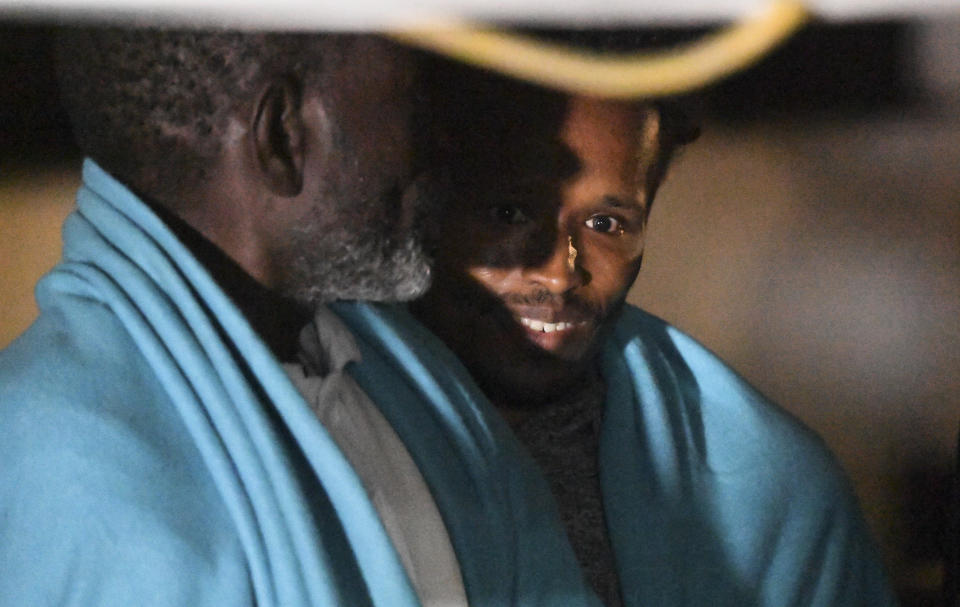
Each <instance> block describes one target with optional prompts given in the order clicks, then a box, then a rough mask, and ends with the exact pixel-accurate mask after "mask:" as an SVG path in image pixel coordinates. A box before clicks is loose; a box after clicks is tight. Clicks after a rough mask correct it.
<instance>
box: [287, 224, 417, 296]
mask: <svg viewBox="0 0 960 607" xmlns="http://www.w3.org/2000/svg"><path fill="white" fill-rule="evenodd" d="M378 228H379V229H378ZM384 231H385V230H384V229H383V228H382V226H377V227H367V229H365V230H358V231H350V230H348V229H346V228H339V229H337V230H334V231H333V232H332V233H331V232H330V231H323V230H321V229H319V228H318V227H317V226H315V225H313V226H312V225H306V226H303V227H301V228H299V229H298V230H297V232H296V233H295V234H294V235H293V238H292V241H293V242H292V245H293V246H292V251H294V252H295V253H294V254H293V256H292V259H291V261H290V263H291V266H290V268H289V273H288V275H287V279H286V281H285V283H286V284H284V285H283V290H284V291H285V293H286V294H287V295H289V296H291V297H293V298H294V299H296V300H298V301H300V302H303V303H306V304H309V305H313V306H316V305H318V304H323V303H328V302H332V301H336V300H339V299H361V300H367V301H408V300H410V299H414V298H415V297H417V296H419V295H422V294H423V293H424V292H425V291H426V290H427V288H428V287H429V286H430V267H431V265H432V260H431V259H430V256H429V255H427V253H426V252H425V251H424V247H423V244H422V242H421V239H420V237H419V235H418V234H415V233H414V234H406V235H404V236H403V237H402V238H401V239H400V240H399V241H398V240H397V239H396V238H393V237H390V236H387V235H385V234H383V232H384Z"/></svg>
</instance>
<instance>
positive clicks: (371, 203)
mask: <svg viewBox="0 0 960 607" xmlns="http://www.w3.org/2000/svg"><path fill="white" fill-rule="evenodd" d="M345 40H346V42H342V43H341V45H342V46H341V49H339V50H340V52H338V53H337V54H336V55H335V56H336V61H337V64H336V65H335V66H333V67H332V68H331V69H330V72H329V77H328V79H327V80H326V81H325V82H323V83H322V86H321V88H322V91H321V92H319V93H317V94H313V95H311V94H310V93H309V92H308V93H307V94H306V95H305V102H304V103H305V108H304V110H305V113H306V115H307V116H309V117H312V118H313V119H315V121H316V124H317V125H318V129H317V130H318V131H319V132H322V133H325V136H323V137H321V138H320V140H319V141H311V142H307V145H312V146H315V147H314V153H311V154H308V155H307V158H308V159H312V161H313V162H314V163H315V164H314V166H313V167H312V168H311V169H310V170H308V171H306V172H305V175H307V178H306V180H305V182H304V190H305V191H306V192H308V193H310V195H312V196H313V203H312V205H311V208H310V209H309V211H308V213H307V214H306V216H303V217H299V218H297V221H296V225H294V226H293V229H292V232H293V234H292V238H291V243H292V244H291V249H292V252H293V270H294V271H293V273H292V275H291V276H290V278H289V280H288V282H289V284H288V285H287V290H288V291H291V292H292V293H293V295H294V296H296V297H297V298H299V299H301V300H306V301H310V302H313V303H318V302H323V301H332V300H335V299H368V300H405V299H410V298H412V297H415V296H417V295H419V294H421V293H422V292H423V291H424V290H426V288H427V286H428V285H429V279H430V261H429V259H428V257H427V255H426V254H425V253H424V251H423V247H422V245H421V240H420V228H421V223H422V222H421V218H422V215H423V214H424V213H425V208H424V206H423V201H424V200H425V199H424V198H423V197H422V196H420V195H418V193H417V190H416V188H415V186H414V174H413V173H414V170H413V166H412V158H413V150H412V145H411V109H412V91H411V87H412V84H413V73H412V72H413V63H412V60H411V58H410V57H409V56H408V55H407V54H406V53H405V52H404V51H403V50H402V49H399V48H397V47H395V46H393V45H391V44H389V43H387V42H385V41H383V40H381V39H378V38H374V37H370V36H356V37H350V38H346V39H345Z"/></svg>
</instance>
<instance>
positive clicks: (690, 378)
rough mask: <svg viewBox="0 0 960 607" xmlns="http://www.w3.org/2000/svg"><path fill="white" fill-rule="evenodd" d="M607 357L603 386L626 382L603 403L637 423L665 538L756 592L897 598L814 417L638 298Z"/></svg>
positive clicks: (816, 599)
mask: <svg viewBox="0 0 960 607" xmlns="http://www.w3.org/2000/svg"><path fill="white" fill-rule="evenodd" d="M604 368H605V374H606V379H607V384H608V385H607V389H608V394H611V393H612V394H614V395H616V394H619V395H620V396H619V399H616V398H613V399H611V398H608V410H611V409H610V408H611V407H619V411H618V415H621V416H622V417H621V418H620V419H621V420H623V421H622V423H621V425H629V426H630V430H629V434H628V435H627V434H624V435H623V436H624V438H623V439H622V443H621V448H620V452H621V453H622V452H625V451H626V450H627V449H630V448H633V449H636V452H635V455H636V457H635V459H634V460H633V461H635V462H637V463H636V464H635V466H636V467H635V468H633V469H632V472H633V474H635V475H636V476H637V478H638V479H640V480H639V481H637V482H638V487H639V489H638V490H637V492H636V494H637V495H641V496H643V503H644V504H646V506H645V507H646V508H647V509H652V510H653V511H655V512H656V513H657V514H656V516H655V517H654V520H657V521H660V523H659V524H661V525H665V527H666V528H667V531H666V532H665V534H666V535H665V536H664V543H663V544H662V545H658V548H663V549H667V548H664V547H665V546H666V547H670V546H673V548H669V549H670V550H680V551H684V550H685V551H686V552H684V553H683V554H684V559H689V560H691V561H694V562H701V561H700V560H698V559H701V560H702V563H706V564H705V565H704V566H705V567H706V570H707V571H714V572H716V571H719V569H717V568H716V567H715V566H717V567H719V566H718V565H717V563H718V562H719V563H722V564H723V566H724V567H727V566H729V567H733V568H734V569H735V570H736V572H737V575H738V576H739V578H740V579H743V580H749V581H750V582H751V584H752V586H753V587H754V588H755V591H756V593H757V597H756V601H755V602H756V603H758V604H764V605H781V604H809V605H888V604H893V603H894V601H893V599H892V595H890V593H889V590H888V586H887V582H886V579H885V574H884V572H883V567H882V565H881V564H880V559H879V557H878V554H877V552H876V547H875V545H874V543H873V540H872V538H871V537H870V532H869V530H868V529H867V526H866V524H865V522H864V520H863V517H862V515H861V513H860V509H859V506H858V504H857V500H856V498H855V496H854V494H853V491H852V487H851V485H850V483H849V481H848V479H847V477H846V475H845V474H844V472H843V470H842V469H841V467H840V465H839V463H838V462H837V461H836V459H835V457H834V456H833V454H832V453H831V452H830V450H829V449H828V448H827V446H826V445H825V443H824V442H823V441H822V440H821V439H820V437H819V436H817V435H816V434H815V433H814V432H813V431H812V430H810V429H808V428H807V427H806V426H804V425H803V424H802V423H801V422H800V421H799V420H797V419H796V418H794V417H793V416H792V415H790V414H789V413H788V412H786V411H784V410H783V409H781V408H780V407H779V406H777V405H776V404H774V403H772V402H770V401H769V400H767V399H766V398H764V397H763V395H761V394H760V393H759V392H757V391H756V390H755V389H754V388H752V387H751V386H750V385H749V384H748V383H747V382H746V381H745V380H744V379H743V378H741V377H740V376H739V375H738V374H737V373H736V372H735V371H733V370H732V369H731V368H730V367H728V366H727V365H726V364H724V363H723V361H721V360H720V359H719V358H718V357H717V356H715V355H714V354H713V353H712V352H710V351H709V350H708V349H707V348H705V347H704V346H702V345H701V344H699V343H698V342H697V341H696V340H694V339H693V338H691V337H690V336H688V335H686V334H684V333H683V332H681V331H679V330H678V329H676V328H675V327H672V326H670V325H669V324H667V323H666V322H664V321H663V320H661V319H659V318H656V317H654V316H652V315H650V314H647V313H645V312H643V311H641V310H639V309H637V308H633V307H630V308H627V309H626V310H624V313H623V315H622V316H621V318H620V320H619V322H618V324H617V326H616V327H615V330H614V332H613V334H612V336H611V338H610V340H609V343H608V344H607V349H606V352H605V367H604ZM615 400H619V403H617V402H614V401H615ZM611 435H612V432H611ZM664 520H668V521H673V522H674V523H671V524H674V525H675V526H673V527H671V526H670V524H664V522H663V521H664ZM694 522H696V524H694ZM697 529H701V531H697ZM704 530H705V531H704ZM698 534H699V535H698ZM683 537H686V538H688V540H689V541H687V542H686V543H683V542H680V543H681V545H680V546H679V547H678V545H677V544H676V543H671V542H674V540H675V539H676V538H683ZM670 538H673V539H670ZM718 540H719V542H720V544H721V545H722V546H723V550H722V553H723V557H722V558H720V557H718V558H719V560H718V561H716V562H715V561H713V560H710V557H709V555H710V554H711V548H710V547H711V546H713V545H714V544H715V543H716V542H717V541H718ZM801 597H805V598H801Z"/></svg>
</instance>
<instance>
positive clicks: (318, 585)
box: [0, 161, 892, 607]
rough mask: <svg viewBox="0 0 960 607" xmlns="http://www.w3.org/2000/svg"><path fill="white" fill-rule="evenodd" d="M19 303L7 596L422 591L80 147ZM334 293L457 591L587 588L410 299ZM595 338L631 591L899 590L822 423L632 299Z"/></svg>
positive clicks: (86, 601) (0, 441)
mask: <svg viewBox="0 0 960 607" xmlns="http://www.w3.org/2000/svg"><path fill="white" fill-rule="evenodd" d="M37 301H38V304H39V306H40V310H41V314H40V317H39V319H38V320H37V322H36V323H35V324H34V325H33V326H32V327H31V328H30V329H29V330H28V331H27V332H26V333H25V334H24V335H23V336H21V337H20V338H19V339H18V340H17V341H15V342H14V343H13V344H12V345H11V346H10V347H9V348H8V349H6V350H4V351H3V352H0V605H4V606H5V605H17V606H22V605H30V606H44V605H77V606H121V605H122V606H124V607H126V606H129V605H145V606H153V605H156V606H160V605H163V606H184V607H186V606H190V607H203V606H212V605H218V606H220V605H231V606H233V605H239V606H242V605H259V606H261V607H270V606H283V607H287V606H290V607H299V606H301V605H303V606H306V605H350V606H351V607H352V606H363V605H377V606H389V607H395V606H398V607H403V606H405V605H416V604H417V600H416V597H415V595H414V593H413V590H412V589H411V586H410V583H409V581H408V579H407V577H406V575H405V573H404V572H403V569H402V566H401V565H400V562H399V559H398V558H397V556H396V554H395V553H394V550H393V548H392V546H391V545H390V542H389V539H388V537H387V534H386V533H385V531H384V529H383V527H382V525H381V524H380V522H379V520H378V518H377V516H376V512H375V510H374V508H373V506H372V504H371V503H370V502H369V500H368V499H367V496H366V493H365V491H364V489H363V487H362V485H361V483H360V480H359V479H358V478H357V476H356V474H355V473H354V472H353V470H352V469H351V468H350V466H349V464H348V462H347V461H346V459H345V458H344V457H343V455H342V454H341V453H340V451H339V450H338V449H337V447H336V445H335V444H334V443H333V441H332V440H331V438H330V436H329V435H328V434H327V433H326V431H325V430H324V429H323V427H322V426H321V425H320V424H319V422H318V421H317V420H316V418H315V417H314V415H313V414H312V413H311V412H310V410H309V409H308V408H307V406H306V404H305V403H304V402H303V399H302V398H301V397H300V396H299V394H298V393H297V392H296V390H295V389H294V387H293V385H292V384H291V383H290V381H289V380H288V379H287V377H286V375H285V374H284V372H283V370H282V369H281V368H280V366H279V364H278V363H277V361H276V360H275V359H274V358H273V357H272V356H271V354H270V353H269V351H268V350H267V348H266V347H265V346H264V344H263V343H262V342H261V341H260V339H259V338H258V337H257V336H256V335H255V334H254V332H253V331H252V329H251V328H250V326H249V325H248V323H247V322H246V321H245V319H244V318H243V317H242V315H241V314H240V313H239V311H238V310H237V309H236V308H235V307H234V305H233V304H232V303H231V302H230V301H229V299H228V298H227V297H226V296H225V295H224V294H223V292H222V291H221V290H220V289H219V288H218V287H217V285H216V284H215V283H214V282H213V281H212V279H211V278H210V277H209V275H208V274H207V273H206V272H205V271H204V269H203V268H202V267H201V266H200V265H199V264H198V263H197V261H196V260H195V259H194V258H193V257H192V256H191V255H190V254H189V252H188V251H187V250H186V249H185V248H184V247H183V246H182V245H181V244H180V243H179V242H178V241H177V240H176V238H175V237H174V236H173V235H172V234H171V233H170V232H169V231H168V230H167V228H166V227H165V226H164V225H163V224H162V222H161V221H159V220H158V219H157V218H156V217H155V216H154V215H153V214H152V213H151V212H150V210H149V209H148V207H146V206H145V205H144V204H143V203H142V202H140V201H139V200H138V199H137V198H136V197H135V196H134V195H133V194H132V193H130V192H129V191H128V190H126V189H125V188H124V187H123V186H122V185H120V184H119V183H118V182H116V181H115V180H113V179H112V178H111V177H110V176H109V175H107V174H106V173H104V172H103V171H102V170H101V169H100V168H99V167H97V166H96V165H95V164H94V163H92V162H90V161H87V162H86V163H85V165H84V186H83V187H82V189H81V191H80V193H79V195H78V199H77V210H76V211H75V212H74V213H73V214H72V215H71V216H70V218H69V219H68V220H67V222H66V224H65V227H64V259H63V261H62V262H61V263H60V264H59V265H58V266H57V267H56V268H55V269H54V270H53V271H52V272H51V273H50V274H48V275H47V276H46V277H45V278H44V279H43V280H42V281H41V282H40V284H39V285H38V288H37ZM336 311H337V312H338V313H339V314H340V315H341V317H342V318H344V320H345V321H346V322H347V323H348V325H350V326H351V328H352V329H353V331H354V332H355V334H356V335H357V337H358V342H359V345H360V348H361V352H362V355H363V362H362V363H361V364H359V365H355V366H353V367H352V368H351V369H350V371H351V373H352V374H353V375H354V377H355V378H356V379H357V381H358V382H359V383H360V384H361V385H362V386H363V387H364V388H365V389H366V390H367V391H368V393H369V394H370V395H371V397H372V400H373V401H374V402H375V403H377V404H378V405H379V406H380V407H381V408H382V410H383V413H384V415H385V416H386V417H387V419H388V420H389V421H390V422H391V423H392V424H393V425H394V427H395V429H396V430H397V433H398V434H399V435H400V437H401V438H402V439H403V441H404V442H405V444H406V445H407V448H408V449H409V451H410V452H411V455H412V457H413V459H414V461H415V462H416V463H417V464H418V466H419V467H420V469H421V470H422V472H423V474H424V477H425V479H426V480H427V483H428V486H429V487H430V489H431V491H432V492H433V494H434V496H435V499H436V501H437V504H438V507H439V509H440V512H441V516H442V517H443V518H444V521H445V522H446V524H447V527H448V530H449V533H450V536H451V541H452V543H453V546H454V549H455V551H456V553H457V556H458V559H459V561H460V565H461V569H462V572H463V577H464V584H465V587H466V590H467V596H468V599H469V600H470V603H471V605H474V606H481V607H482V606H488V605H489V606H494V605H496V606H503V605H524V606H526V605H531V606H535V605H563V606H578V605H583V606H592V607H598V605H599V603H598V601H597V599H596V598H595V597H594V596H593V594H592V593H591V592H590V591H589V590H588V588H587V587H586V584H585V582H584V580H583V577H582V575H581V574H580V571H579V568H578V566H577V564H576V561H575V557H574V556H573V552H572V550H571V548H570V546H569V545H568V543H567V541H566V539H565V536H564V533H563V530H562V526H561V524H560V522H559V520H558V517H557V514H556V512H555V507H554V505H553V502H552V498H551V497H550V495H549V489H548V487H547V485H546V481H545V480H544V479H543V478H542V476H541V475H540V474H539V473H538V472H537V470H536V468H535V466H534V465H533V463H532V462H531V460H530V458H529V457H528V456H527V455H526V454H525V453H524V452H523V449H522V448H521V447H520V446H519V445H518V444H517V442H516V441H515V440H514V439H513V437H512V435H511V434H510V432H509V429H508V428H507V427H506V426H505V424H504V422H503V421H502V420H501V419H500V418H499V416H498V415H497V414H496V413H495V412H494V411H493V410H492V408H491V406H490V405H489V404H488V403H487V402H486V400H485V399H484V398H483V397H482V396H481V395H480V394H479V393H478V392H477V390H476V388H475V386H474V384H473V382H472V381H471V380H470V378H469V377H468V376H467V374H466V372H465V370H464V369H463V368H462V366H461V365H460V364H459V362H457V361H456V360H455V359H454V358H453V355H452V354H451V353H450V352H449V351H448V350H446V348H444V347H443V346H442V344H440V343H439V342H438V341H437V340H436V338H434V337H433V336H432V335H431V334H429V333H428V332H427V331H426V330H425V329H423V328H422V327H421V326H420V325H419V324H418V323H416V322H415V321H414V320H413V319H412V317H410V316H409V314H408V313H406V311H405V310H403V309H402V308H399V307H389V306H374V305H365V304H341V305H338V306H337V307H336ZM608 345H609V348H608V352H607V355H606V366H605V369H606V371H605V373H606V376H607V380H608V384H609V387H610V403H609V404H608V408H607V415H606V419H605V424H604V429H603V433H604V434H603V441H602V445H601V449H602V462H601V467H602V469H601V474H602V481H603V487H604V495H605V500H606V502H607V508H608V512H607V514H608V519H609V521H610V525H611V534H612V538H613V544H614V548H615V550H616V552H617V560H618V566H619V570H620V575H621V580H622V582H623V586H624V591H625V594H626V597H627V603H628V604H629V605H631V606H635V605H704V604H710V605H745V604H762V605H770V606H774V605H776V606H778V607H779V606H781V605H871V606H875V605H885V604H890V603H892V599H891V598H890V596H889V594H887V591H886V586H885V582H884V580H883V574H882V572H881V571H880V568H879V564H878V563H877V559H876V555H875V552H874V550H873V547H872V545H871V544H870V541H869V539H868V537H867V534H866V531H865V529H864V527H863V523H862V522H861V520H860V518H859V515H858V514H857V511H856V505H855V503H854V501H853V498H852V497H851V494H850V491H849V488H848V486H847V483H846V481H845V480H844V479H843V477H842V476H841V475H840V473H839V472H838V470H837V467H836V465H835V464H834V462H833V460H832V459H831V458H830V456H829V455H828V454H827V453H826V451H825V449H823V447H822V445H821V444H820V443H819V441H817V439H816V438H814V437H813V436H811V435H809V434H808V433H807V432H806V431H804V430H803V429H801V427H800V426H799V425H798V424H797V423H795V422H794V421H792V420H791V419H789V418H788V417H787V416H785V415H784V414H782V413H781V412H779V411H778V410H776V409H774V408H773V407H772V406H770V405H768V404H767V403H766V402H764V401H763V400H762V399H761V398H760V397H759V396H757V395H756V394H754V393H753V392H752V391H751V390H750V389H749V388H748V387H747V386H745V385H744V384H743V383H742V382H741V381H740V380H739V379H737V378H736V377H735V376H734V375H733V374H731V373H730V372H729V371H728V370H727V369H726V368H725V367H724V366H723V365H722V364H721V363H719V362H718V361H716V359H714V358H713V357H712V356H710V355H709V353H707V352H705V351H704V350H702V349H701V348H700V347H699V346H697V345H696V344H695V343H693V342H692V341H691V340H689V339H688V338H686V337H684V336H683V335H681V334H679V333H677V332H676V331H675V330H673V329H671V328H670V327H667V326H665V325H664V324H663V323H661V322H659V321H657V320H656V319H654V318H652V317H650V316H648V315H645V314H643V313H642V312H640V311H638V310H634V309H628V310H627V311H626V312H625V313H624V316H623V318H622V320H621V322H620V324H619V325H618V328H617V331H616V333H615V335H614V337H613V338H612V339H611V340H610V342H609V344H608Z"/></svg>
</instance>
